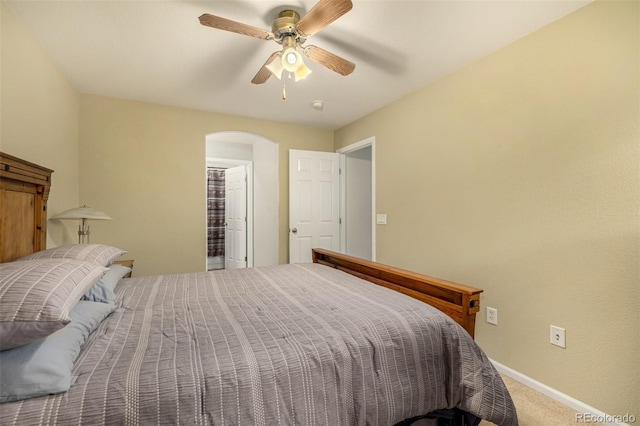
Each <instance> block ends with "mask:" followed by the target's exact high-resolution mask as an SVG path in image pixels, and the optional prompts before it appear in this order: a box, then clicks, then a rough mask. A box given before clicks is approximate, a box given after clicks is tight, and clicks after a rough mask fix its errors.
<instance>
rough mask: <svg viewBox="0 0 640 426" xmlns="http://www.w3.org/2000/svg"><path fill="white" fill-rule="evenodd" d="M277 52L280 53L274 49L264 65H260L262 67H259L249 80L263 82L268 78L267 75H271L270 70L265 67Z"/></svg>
mask: <svg viewBox="0 0 640 426" xmlns="http://www.w3.org/2000/svg"><path fill="white" fill-rule="evenodd" d="M278 53H280V51H279V50H276V51H275V52H273V53H272V54H271V56H269V59H267V61H266V62H265V63H264V65H262V68H260V70H259V71H258V73H257V74H256V76H255V77H253V80H251V82H252V83H253V84H262V83H265V82H266V81H267V80H269V77H271V71H269V70H268V69H267V65H269V64H270V63H271V61H273V59H274V58H275V57H276V56H277V55H278Z"/></svg>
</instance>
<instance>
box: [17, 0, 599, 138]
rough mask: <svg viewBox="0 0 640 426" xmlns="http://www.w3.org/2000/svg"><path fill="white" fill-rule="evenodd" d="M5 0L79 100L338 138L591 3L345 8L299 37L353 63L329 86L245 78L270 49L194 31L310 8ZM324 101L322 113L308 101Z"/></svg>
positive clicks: (298, 3) (415, 0)
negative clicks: (215, 21) (213, 19)
mask: <svg viewBox="0 0 640 426" xmlns="http://www.w3.org/2000/svg"><path fill="white" fill-rule="evenodd" d="M287 1H289V0H283V1H282V2H279V1H245V0H235V1H220V0H210V1H190V0H181V1H178V0H174V1H160V0H136V1H116V0H102V1H81V0H71V1H69V0H65V1H53V0H47V1H33V0H9V1H8V4H9V6H10V7H11V9H12V10H13V11H14V12H15V13H16V15H17V16H18V17H19V19H20V20H21V21H22V22H23V23H24V24H25V25H26V26H27V27H28V28H29V29H30V30H31V31H32V32H33V34H34V35H35V37H36V38H37V39H38V41H39V43H40V45H41V46H42V48H43V49H44V50H45V52H47V54H48V55H49V56H50V57H51V58H52V60H53V62H54V63H55V64H56V65H57V66H58V67H59V68H60V70H61V71H62V72H63V73H64V74H65V75H66V76H67V78H68V79H69V81H70V82H71V83H72V84H73V85H74V87H75V88H76V89H77V90H79V91H80V92H83V93H93V94H98V95H104V96H110V97H117V98H123V99H132V100H139V101H145V102H153V103H159V104H165V105H174V106H178V107H184V108H194V109H199V110H206V111H214V112H221V113H228V114H234V115H242V116H247V117H254V118H263V119H267V120H276V121H283V122H288V123H297V124H302V125H311V126H316V127H322V128H327V129H337V128H340V127H342V126H344V125H346V124H348V123H350V122H352V121H354V120H356V119H358V118H360V117H362V116H364V115H366V114H368V113H370V112H372V111H375V110H376V109H379V108H380V107H382V106H384V105H386V104H388V103H390V102H392V101H394V100H396V99H399V98H401V97H402V96H404V95H407V94H409V93H411V92H412V91H415V90H416V89H418V88H420V87H422V86H425V85H426V84H428V83H430V82H432V81H434V80H436V79H438V78H441V77H443V76H445V75H447V74H449V73H451V72H453V71H455V70H457V69H460V68H461V67H463V66H465V65H467V64H469V63H471V62H473V61H475V60H477V59H479V58H481V57H483V56H485V55H487V54H489V53H491V52H493V51H495V50H497V49H499V48H501V47H503V46H505V45H507V44H509V43H511V42H513V41H515V40H517V39H518V38H520V37H523V36H524V35H526V34H529V33H531V32H533V31H535V30H537V29H539V28H541V27H542V26H544V25H547V24H548V23H550V22H552V21H554V20H557V19H559V18H561V17H563V16H564V15H566V14H568V13H571V12H572V11H574V10H576V9H578V8H580V7H583V6H585V5H586V4H587V3H589V2H590V1H591V0H576V1H573V0H559V1H556V0H531V1H526V0H510V1H489V0H470V1H457V0H438V1H428V0H411V1H403V0H388V1H382V0H353V9H352V10H351V11H350V12H349V13H347V14H346V15H344V16H342V17H341V18H340V19H338V20H337V21H335V22H334V23H332V24H331V25H329V26H328V27H326V28H325V29H323V30H322V31H321V32H319V33H318V34H316V35H315V36H313V37H312V38H310V39H309V40H308V41H307V42H306V45H309V44H314V45H317V46H319V47H322V48H324V49H326V50H329V51H331V52H333V53H335V54H337V55H339V56H342V57H343V58H345V59H348V60H350V61H352V62H354V63H355V64H356V69H355V71H354V72H353V73H352V74H351V75H349V76H346V77H343V76H340V75H339V74H336V73H334V72H332V71H330V70H328V69H327V68H324V67H322V66H320V65H318V64H316V63H314V62H311V61H310V60H308V59H307V60H306V61H305V62H306V63H307V65H308V66H309V67H310V68H311V69H312V71H313V73H312V74H311V75H310V76H309V77H308V78H307V79H305V80H303V81H300V82H297V83H295V82H293V81H291V82H288V83H287V99H286V101H283V100H282V99H281V97H280V96H281V91H282V83H281V82H280V81H279V80H277V79H275V78H273V77H271V78H270V79H269V80H268V81H267V83H265V84H263V85H254V84H251V82H250V81H251V79H252V78H253V76H254V75H255V74H256V72H257V71H258V69H260V67H261V66H262V64H263V63H264V62H265V60H266V59H267V58H268V56H269V55H270V54H271V53H272V52H274V51H276V50H279V49H280V46H279V45H277V44H276V43H275V42H273V41H264V40H259V39H256V38H251V37H247V36H242V35H239V34H234V33H230V32H226V31H221V30H216V29H213V28H209V27H205V26H202V25H200V23H199V21H198V17H199V16H200V15H201V14H203V13H210V14H214V15H218V16H222V17H225V18H228V19H232V20H235V21H239V22H242V23H246V24H250V25H253V26H256V27H259V28H264V29H267V30H270V28H271V24H272V22H273V20H274V19H275V18H276V17H277V15H278V13H279V12H280V11H281V10H282V9H285V8H289V9H291V8H292V9H294V10H296V11H298V12H299V13H300V15H301V16H302V15H304V13H305V12H306V11H308V10H309V9H311V7H312V6H313V5H314V4H315V0H293V1H290V2H289V3H287ZM315 99H320V100H322V101H324V110H323V111H317V110H315V109H313V108H312V106H311V101H312V100H315Z"/></svg>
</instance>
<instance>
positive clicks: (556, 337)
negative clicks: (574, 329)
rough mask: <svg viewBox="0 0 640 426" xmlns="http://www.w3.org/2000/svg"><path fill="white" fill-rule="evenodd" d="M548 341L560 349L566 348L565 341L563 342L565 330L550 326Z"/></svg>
mask: <svg viewBox="0 0 640 426" xmlns="http://www.w3.org/2000/svg"><path fill="white" fill-rule="evenodd" d="M550 330H551V331H550V340H551V344H552V345H556V346H560V347H561V348H565V349H566V348H567V344H566V340H565V337H566V336H565V332H566V330H565V329H564V328H562V327H556V326H555V325H552V326H551V329H550Z"/></svg>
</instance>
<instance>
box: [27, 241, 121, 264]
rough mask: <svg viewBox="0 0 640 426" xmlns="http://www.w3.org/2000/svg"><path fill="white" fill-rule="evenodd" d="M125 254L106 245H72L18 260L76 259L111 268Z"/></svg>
mask: <svg viewBox="0 0 640 426" xmlns="http://www.w3.org/2000/svg"><path fill="white" fill-rule="evenodd" d="M125 253H126V251H125V250H122V249H119V248H117V247H112V246H107V245H104V244H71V245H67V246H60V247H54V248H50V249H47V250H42V251H38V252H35V253H32V254H29V255H27V256H24V257H21V258H20V259H17V260H33V259H76V260H86V261H88V262H93V263H96V264H98V265H102V266H109V265H111V263H112V262H113V261H114V260H115V259H117V258H118V257H120V256H122V255H123V254H125Z"/></svg>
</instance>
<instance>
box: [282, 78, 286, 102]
mask: <svg viewBox="0 0 640 426" xmlns="http://www.w3.org/2000/svg"><path fill="white" fill-rule="evenodd" d="M284 82H285V80H283V81H282V100H283V101H286V100H287V91H286V89H285V84H284Z"/></svg>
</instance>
